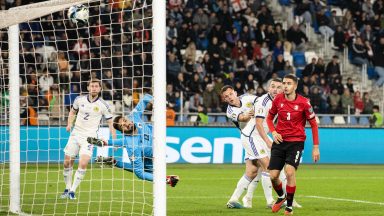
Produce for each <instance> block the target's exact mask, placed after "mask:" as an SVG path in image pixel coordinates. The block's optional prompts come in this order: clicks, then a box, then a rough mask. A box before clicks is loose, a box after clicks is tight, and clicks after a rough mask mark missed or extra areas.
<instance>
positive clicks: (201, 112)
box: [194, 104, 209, 126]
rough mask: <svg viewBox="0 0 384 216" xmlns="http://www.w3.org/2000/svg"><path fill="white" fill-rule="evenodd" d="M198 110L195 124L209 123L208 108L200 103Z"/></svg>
mask: <svg viewBox="0 0 384 216" xmlns="http://www.w3.org/2000/svg"><path fill="white" fill-rule="evenodd" d="M197 111H198V114H197V119H196V122H195V124H194V125H195V126H199V125H200V126H204V125H207V124H208V121H209V117H208V113H207V109H206V108H205V107H204V106H203V105H202V104H199V106H198V107H197Z"/></svg>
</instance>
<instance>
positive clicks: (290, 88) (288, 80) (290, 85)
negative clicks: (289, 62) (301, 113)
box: [283, 74, 297, 95]
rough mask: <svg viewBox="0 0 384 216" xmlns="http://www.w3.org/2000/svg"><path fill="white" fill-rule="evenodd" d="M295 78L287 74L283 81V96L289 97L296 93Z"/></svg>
mask: <svg viewBox="0 0 384 216" xmlns="http://www.w3.org/2000/svg"><path fill="white" fill-rule="evenodd" d="M296 89H297V77H296V76H295V75H293V74H287V75H285V76H284V79H283V90H284V94H285V95H290V94H293V93H295V92H296Z"/></svg>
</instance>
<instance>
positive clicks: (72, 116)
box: [67, 96, 80, 132]
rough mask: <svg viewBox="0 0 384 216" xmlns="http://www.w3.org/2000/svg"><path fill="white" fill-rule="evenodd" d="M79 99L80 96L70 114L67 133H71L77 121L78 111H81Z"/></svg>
mask: <svg viewBox="0 0 384 216" xmlns="http://www.w3.org/2000/svg"><path fill="white" fill-rule="evenodd" d="M79 97H80V96H78V97H76V99H75V101H74V102H73V105H72V108H71V110H70V111H69V114H68V120H67V131H68V132H70V131H71V128H72V125H73V121H74V120H75V116H76V114H77V111H79Z"/></svg>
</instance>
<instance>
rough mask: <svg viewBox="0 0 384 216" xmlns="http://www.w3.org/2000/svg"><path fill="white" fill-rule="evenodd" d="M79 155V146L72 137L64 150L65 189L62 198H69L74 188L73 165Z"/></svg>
mask: <svg viewBox="0 0 384 216" xmlns="http://www.w3.org/2000/svg"><path fill="white" fill-rule="evenodd" d="M78 153H79V145H78V144H77V141H76V138H75V137H74V136H70V137H69V139H68V142H67V145H66V146H65V149H64V154H65V156H64V170H63V177H64V183H65V189H64V192H63V194H62V195H61V198H67V197H68V193H69V191H70V189H71V187H72V173H73V164H74V162H75V158H76V156H77V154H78Z"/></svg>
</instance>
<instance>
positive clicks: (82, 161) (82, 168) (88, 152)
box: [69, 138, 93, 199]
mask: <svg viewBox="0 0 384 216" xmlns="http://www.w3.org/2000/svg"><path fill="white" fill-rule="evenodd" d="M78 141H79V144H80V150H79V155H80V157H79V166H78V168H77V171H76V173H75V178H74V180H73V185H72V187H71V189H70V191H69V198H70V199H76V197H75V192H76V189H77V187H78V186H79V185H80V183H81V181H82V180H83V179H84V176H85V173H86V171H87V166H88V163H89V161H90V160H91V158H92V154H93V145H92V144H89V143H88V142H87V140H86V138H78Z"/></svg>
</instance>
